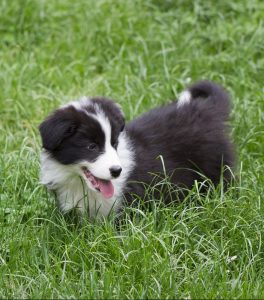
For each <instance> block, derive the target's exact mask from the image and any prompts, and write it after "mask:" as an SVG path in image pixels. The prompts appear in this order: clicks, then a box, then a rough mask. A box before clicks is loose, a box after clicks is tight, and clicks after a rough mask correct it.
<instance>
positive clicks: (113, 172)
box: [109, 166, 122, 178]
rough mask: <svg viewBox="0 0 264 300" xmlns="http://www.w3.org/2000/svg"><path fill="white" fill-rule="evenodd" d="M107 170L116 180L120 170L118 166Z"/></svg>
mask: <svg viewBox="0 0 264 300" xmlns="http://www.w3.org/2000/svg"><path fill="white" fill-rule="evenodd" d="M109 170H110V173H111V175H112V176H113V177H114V178H117V177H118V176H119V175H120V173H121V171H122V168H121V167H120V166H112V167H111V168H110V169H109Z"/></svg>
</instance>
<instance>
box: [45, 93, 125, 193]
mask: <svg viewBox="0 0 264 300" xmlns="http://www.w3.org/2000/svg"><path fill="white" fill-rule="evenodd" d="M124 125H125V121H124V117H123V114H122V112H121V110H120V108H119V107H118V106H117V105H116V104H115V103H114V102H112V101H111V100H108V99H104V98H93V99H87V98H82V99H81V100H80V101H79V102H77V101H76V102H72V103H70V104H68V105H66V106H64V107H62V108H60V109H58V110H56V111H55V112H53V113H52V114H51V115H50V116H49V117H48V118H47V119H46V120H44V122H43V123H42V124H41V125H40V126H39V130H40V134H41V138H42V144H43V148H44V149H45V150H46V151H47V152H48V153H49V154H50V155H51V157H52V158H53V159H55V160H56V161H57V162H59V163H60V164H63V165H67V166H68V168H69V170H70V171H71V172H73V173H75V174H77V175H80V176H82V177H83V178H84V180H85V182H86V183H87V185H88V187H89V188H90V189H92V190H94V191H97V192H99V193H101V194H102V195H103V196H104V197H105V198H111V197H112V196H113V195H114V186H113V184H112V180H114V179H115V178H117V177H119V176H120V174H121V173H122V166H121V163H120V160H119V157H118V143H119V138H120V133H121V132H122V131H123V129H124Z"/></svg>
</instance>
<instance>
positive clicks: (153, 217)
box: [0, 0, 264, 299]
mask: <svg viewBox="0 0 264 300" xmlns="http://www.w3.org/2000/svg"><path fill="white" fill-rule="evenodd" d="M0 20H1V21H0V36H1V41H0V87H1V88H0V108H1V110H0V114H1V115H0V117H1V121H0V122H1V123H0V131H1V132H0V147H1V165H0V182H1V185H0V189H1V202H0V222H1V226H0V233H1V235H0V236H1V241H0V298H130V299H132V298H149V299H150V298H175V297H176V298H264V252H263V251H264V245H263V238H264V235H263V230H264V224H263V222H264V206H263V200H264V199H263V195H264V155H263V154H264V113H263V111H264V96H263V94H264V87H263V86H264V85H263V82H264V56H263V53H264V52H263V51H264V39H263V37H264V24H263V20H264V2H263V1H261V0H252V1H240V0H234V1H228V0H223V1H188V0H187V1H181V0H177V1H173V0H144V1H143V0H142V1H128V0H124V1H121V0H117V1H107V0H99V1H98V0H89V1H85V0H78V1H71V0H57V1H45V0H39V1H38V0H27V1H22V0H2V1H1V2H0ZM198 79H211V80H214V81H216V82H219V83H221V84H222V85H224V86H225V87H226V88H227V89H228V91H229V92H230V94H231V96H232V99H233V110H232V118H231V128H232V136H233V139H234V141H235V143H236V146H237V153H238V168H237V179H236V183H235V184H234V186H233V187H232V188H231V189H230V190H229V191H228V192H227V193H226V194H222V193H221V191H215V192H214V193H213V194H212V195H211V196H210V197H209V196H206V197H201V196H200V195H199V193H198V191H197V190H196V188H195V187H194V189H193V191H192V198H193V199H194V201H193V202H191V203H190V202H189V201H188V203H187V201H186V202H184V203H182V204H180V205H178V206H171V207H162V206H158V207H156V208H154V209H153V211H149V212H143V211H140V210H138V211H137V215H136V217H135V218H132V219H129V218H127V219H126V221H125V222H124V226H123V227H122V229H121V232H120V233H119V234H118V233H117V232H116V231H115V227H114V224H113V220H111V218H110V219H109V220H105V221H104V222H103V224H91V223H89V222H84V223H83V224H82V226H74V225H71V222H68V221H66V220H65V219H64V218H63V217H62V216H61V215H60V214H59V213H58V211H57V210H56V209H55V205H54V199H53V197H52V195H49V194H47V192H46V190H45V189H44V188H43V187H42V186H40V184H39V182H38V172H39V152H40V138H39V134H38V130H37V126H38V124H39V123H40V122H41V121H42V120H43V118H44V117H45V116H46V115H47V114H48V113H49V112H50V111H51V110H53V109H54V108H56V107H57V106H58V105H60V104H61V103H66V102H67V101H69V100H71V99H73V98H78V97H79V96H81V95H92V96H95V95H104V96H107V97H110V98H113V99H116V101H117V102H119V103H120V104H121V105H122V107H123V109H124V112H125V115H126V117H127V119H128V120H129V119H132V118H134V117H135V116H137V115H139V114H140V113H142V112H144V111H146V110H148V109H150V108H152V107H154V106H156V105H159V104H164V103H166V102H169V101H170V100H172V99H174V98H176V97H177V95H178V94H179V93H180V91H182V89H184V88H185V86H186V85H187V84H189V83H190V82H193V81H195V80H198ZM197 199H199V205H198V201H197Z"/></svg>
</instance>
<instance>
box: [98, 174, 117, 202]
mask: <svg viewBox="0 0 264 300" xmlns="http://www.w3.org/2000/svg"><path fill="white" fill-rule="evenodd" d="M97 182H98V185H99V189H100V192H101V193H102V194H103V196H104V197H105V198H107V199H109V198H111V197H113V195H114V186H113V184H112V182H111V181H110V180H103V179H98V178H97Z"/></svg>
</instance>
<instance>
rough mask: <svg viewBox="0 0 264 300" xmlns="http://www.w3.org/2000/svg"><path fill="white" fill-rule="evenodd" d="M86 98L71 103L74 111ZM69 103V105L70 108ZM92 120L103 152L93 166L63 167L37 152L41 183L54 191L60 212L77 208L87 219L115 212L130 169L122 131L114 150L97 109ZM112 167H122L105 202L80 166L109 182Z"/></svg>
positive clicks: (129, 153) (129, 151)
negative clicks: (96, 123) (101, 134)
mask: <svg viewBox="0 0 264 300" xmlns="http://www.w3.org/2000/svg"><path fill="white" fill-rule="evenodd" d="M87 100H88V98H86V100H85V101H83V102H82V104H80V106H79V104H76V103H75V102H72V103H74V106H75V107H76V108H77V109H82V105H86V106H87V104H88V103H89V102H87ZM72 103H70V104H69V105H73V104H72ZM96 112H97V114H96V115H95V116H94V115H92V114H91V115H90V114H89V115H90V116H93V117H95V118H96V119H97V120H98V121H99V123H100V124H101V126H102V128H103V130H104V132H105V136H106V151H105V153H104V154H103V155H101V156H100V157H99V159H97V161H96V162H94V163H88V162H80V163H79V164H72V165H63V164H60V163H59V162H57V161H56V160H54V159H53V158H52V157H51V156H50V154H49V153H48V152H47V151H46V150H43V151H42V153H41V174H40V177H41V183H42V184H44V185H46V186H47V187H48V188H49V189H50V190H55V192H56V197H57V200H58V204H59V207H60V209H61V211H62V212H64V213H65V212H67V211H69V210H71V209H73V208H77V209H78V210H79V211H80V212H81V213H82V214H85V213H86V212H88V214H89V216H90V217H91V218H95V217H96V216H98V217H99V216H107V215H109V213H110V212H111V210H116V209H117V208H118V207H120V205H121V202H122V194H123V191H124V187H125V183H126V180H127V178H128V175H129V174H130V172H131V170H132V168H133V166H134V164H135V163H134V157H133V151H132V147H131V144H130V141H129V139H128V137H127V136H126V133H125V132H121V134H120V135H119V143H118V147H117V150H115V149H114V148H113V147H112V146H111V143H110V138H111V126H110V122H109V120H108V119H107V117H106V116H105V115H104V114H103V112H101V111H100V110H99V109H96ZM113 165H119V166H121V167H122V172H121V174H120V176H119V177H118V178H116V179H111V181H112V184H113V186H114V195H113V197H112V198H110V199H105V198H104V197H103V196H102V194H101V193H100V192H98V191H96V190H94V188H93V187H92V186H91V183H90V182H89V181H88V180H87V179H86V178H85V176H84V174H83V172H82V169H81V166H87V167H88V169H89V170H90V172H91V173H92V174H93V175H94V176H96V177H99V178H101V179H110V178H111V177H110V171H109V168H110V167H111V166H113Z"/></svg>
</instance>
